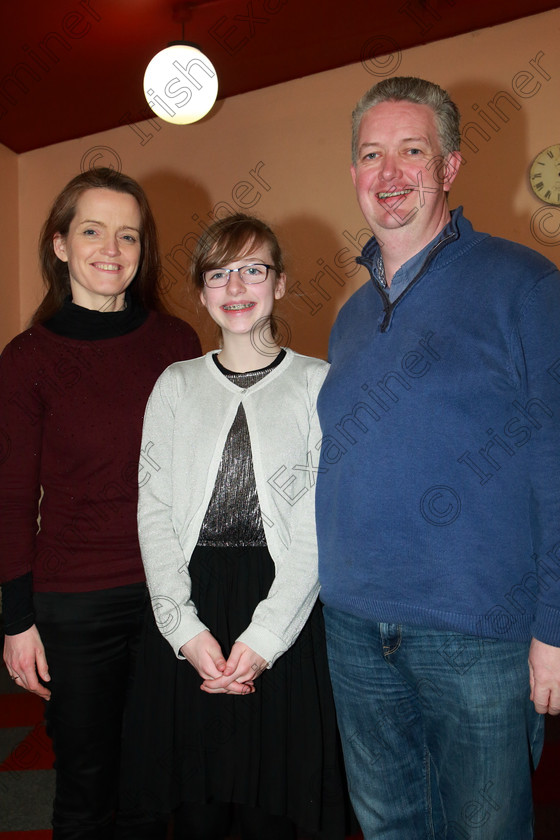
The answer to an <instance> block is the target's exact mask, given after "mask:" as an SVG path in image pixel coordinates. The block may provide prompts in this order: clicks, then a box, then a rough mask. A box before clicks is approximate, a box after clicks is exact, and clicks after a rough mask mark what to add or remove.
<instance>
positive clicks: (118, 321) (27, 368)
mask: <svg viewBox="0 0 560 840" xmlns="http://www.w3.org/2000/svg"><path fill="white" fill-rule="evenodd" d="M40 259H41V266H42V272H43V278H44V280H45V284H46V287H47V292H46V295H45V298H44V300H43V302H42V303H41V305H40V306H39V308H38V310H37V312H36V313H35V315H34V316H33V319H32V322H31V327H30V328H29V329H28V330H26V331H25V332H23V333H21V334H20V335H19V336H17V337H16V338H15V339H14V340H13V341H12V342H10V344H8V346H7V347H6V348H5V350H4V352H3V354H2V356H1V357H0V404H1V405H2V417H1V421H0V424H1V425H0V435H1V438H2V440H3V448H2V453H3V455H2V458H1V459H0V460H1V463H0V518H1V520H2V539H1V540H0V546H1V547H0V581H2V595H3V611H4V629H5V645H4V660H5V662H6V665H7V668H8V672H9V674H10V676H11V677H12V679H14V680H15V682H16V684H17V685H18V686H23V687H24V688H26V689H27V690H28V691H31V692H33V693H35V694H38V695H39V696H40V697H43V698H44V699H45V700H47V701H48V702H47V704H46V719H47V726H48V731H49V734H50V735H51V737H52V739H53V747H54V751H55V756H56V776H57V778H56V794H55V802H54V815H53V828H54V832H53V840H78V838H80V840H106V838H112V837H113V831H114V827H113V820H114V811H115V807H116V788H117V777H118V760H119V746H120V737H121V721H122V715H123V710H124V703H125V695H126V690H127V686H128V683H129V680H130V674H131V662H132V659H133V657H134V652H135V647H136V643H137V637H138V631H139V625H140V618H141V615H142V612H143V605H144V603H145V599H146V591H145V585H144V576H143V568H142V561H141V557H140V549H139V545H138V537H137V532H136V504H137V486H138V462H139V461H140V481H141V482H142V481H149V478H150V474H151V472H153V471H154V470H157V469H158V465H157V463H156V462H155V461H154V460H153V458H151V456H150V446H149V445H148V446H145V447H144V450H143V451H142V452H140V444H141V431H142V419H143V413H144V407H145V404H146V401H147V398H148V396H149V394H150V392H151V390H152V388H153V385H154V383H155V381H156V379H157V378H158V376H159V375H160V374H161V373H162V372H163V370H164V369H165V368H166V367H167V366H168V365H169V364H171V363H172V362H175V361H177V360H180V359H189V358H192V357H194V356H197V355H199V354H200V344H199V341H198V338H197V336H196V333H195V332H194V331H193V330H192V328H191V327H190V326H189V325H188V324H186V323H184V322H183V321H180V320H179V319H177V318H173V317H171V316H170V315H167V314H165V313H164V311H163V306H162V304H161V301H160V293H159V287H158V279H159V256H158V247H157V235H156V228H155V224H154V220H153V216H152V213H151V210H150V207H149V205H148V202H147V199H146V196H145V194H144V192H143V190H142V188H141V187H140V186H139V185H138V184H137V183H136V182H135V181H133V180H132V179H131V178H128V177H127V176H125V175H122V174H120V173H118V172H115V171H114V170H110V169H97V170H91V171H88V172H85V173H83V174H81V175H78V176H77V177H76V178H74V179H73V180H72V181H70V183H69V184H68V185H67V186H66V187H65V188H64V190H63V191H62V192H61V193H60V195H59V196H58V197H57V198H56V200H55V202H54V204H53V207H52V209H51V212H50V215H49V217H48V219H47V221H46V222H45V225H44V227H43V231H42V234H41V239H40ZM138 836H140V835H139V834H138ZM145 836H148V835H145ZM154 836H155V835H154Z"/></svg>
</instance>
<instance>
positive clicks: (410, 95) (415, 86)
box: [352, 76, 461, 166]
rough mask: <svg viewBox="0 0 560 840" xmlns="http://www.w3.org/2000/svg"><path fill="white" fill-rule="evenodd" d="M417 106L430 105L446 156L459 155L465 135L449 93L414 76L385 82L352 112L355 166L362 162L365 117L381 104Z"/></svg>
mask: <svg viewBox="0 0 560 840" xmlns="http://www.w3.org/2000/svg"><path fill="white" fill-rule="evenodd" d="M403 101H404V102H413V103H414V104H415V105H428V106H429V107H430V108H432V110H433V111H434V114H435V118H436V127H437V132H438V137H439V143H440V146H441V151H442V154H443V155H444V156H445V157H447V155H450V154H451V152H455V151H459V148H460V145H461V132H460V130H459V122H460V118H461V117H460V114H459V109H458V108H457V106H456V105H455V103H454V102H453V101H452V99H451V97H450V96H449V94H448V93H447V91H446V90H443V88H440V87H439V85H435V84H434V83H433V82H427V81H426V80H425V79H417V78H415V77H414V76H393V77H392V78H390V79H383V81H381V82H378V83H377V84H376V85H374V86H373V87H372V88H370V89H369V90H368V91H367V92H366V93H364V95H363V96H362V98H361V99H360V101H359V102H358V104H357V105H356V107H355V108H354V110H353V111H352V163H353V164H354V166H355V165H356V163H357V161H358V132H359V130H360V123H361V122H362V117H363V116H364V114H365V113H366V111H369V109H370V108H373V106H374V105H379V104H380V103H381V102H403Z"/></svg>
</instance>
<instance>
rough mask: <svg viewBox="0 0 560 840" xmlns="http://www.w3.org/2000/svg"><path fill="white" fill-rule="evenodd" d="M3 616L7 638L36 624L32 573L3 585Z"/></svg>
mask: <svg viewBox="0 0 560 840" xmlns="http://www.w3.org/2000/svg"><path fill="white" fill-rule="evenodd" d="M2 614H3V618H4V633H5V634H6V636H16V635H17V634H18V633H23V632H25V630H29V628H30V627H32V626H33V625H34V624H35V610H34V607H33V575H32V573H31V572H27V573H26V574H25V575H21V577H17V578H14V580H9V581H7V582H6V583H3V584H2Z"/></svg>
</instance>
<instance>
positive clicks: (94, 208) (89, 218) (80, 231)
mask: <svg viewBox="0 0 560 840" xmlns="http://www.w3.org/2000/svg"><path fill="white" fill-rule="evenodd" d="M140 226H141V217H140V208H139V206H138V202H137V201H136V199H135V198H134V196H132V195H128V193H119V192H115V191H114V190H107V189H89V190H85V191H84V192H83V193H82V194H81V196H80V198H79V199H78V203H77V204H76V212H75V214H74V218H73V219H72V221H71V223H70V227H69V229H68V234H67V235H66V236H62V234H60V233H57V234H55V236H54V239H53V247H54V252H55V254H56V255H57V257H58V258H59V259H60V260H62V261H63V262H67V263H68V272H69V275H70V288H71V291H72V300H73V301H74V303H77V304H78V306H83V307H85V308H86V309H99V310H103V309H112V308H117V309H118V308H120V307H121V306H122V305H123V303H124V292H125V289H126V288H127V287H128V286H129V285H130V283H131V282H132V281H133V280H134V276H135V274H136V271H137V270H138V264H139V262H140V255H141V245H140ZM115 304H117V305H116V306H115Z"/></svg>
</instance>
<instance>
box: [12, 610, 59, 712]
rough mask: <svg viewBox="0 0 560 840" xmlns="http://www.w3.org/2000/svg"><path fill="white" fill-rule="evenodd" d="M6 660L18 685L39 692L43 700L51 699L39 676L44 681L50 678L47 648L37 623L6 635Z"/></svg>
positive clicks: (32, 691)
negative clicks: (13, 634)
mask: <svg viewBox="0 0 560 840" xmlns="http://www.w3.org/2000/svg"><path fill="white" fill-rule="evenodd" d="M4 662H5V663H6V667H7V668H8V674H9V675H10V677H11V678H12V679H13V680H14V682H15V684H16V685H20V686H22V687H23V688H25V689H26V690H27V691H30V692H31V693H32V694H38V695H39V697H42V698H43V700H49V699H50V696H51V693H50V691H49V689H48V688H45V686H44V685H41V683H40V682H39V680H38V678H37V675H39V677H41V679H42V680H44V682H49V680H50V676H49V667H48V665H47V658H46V656H45V648H44V647H43V642H42V641H41V637H40V635H39V631H38V630H37V627H36V626H35V624H34V625H33V626H32V627H30V628H29V630H24V631H23V633H16V635H15V636H6V637H5V639H4Z"/></svg>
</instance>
